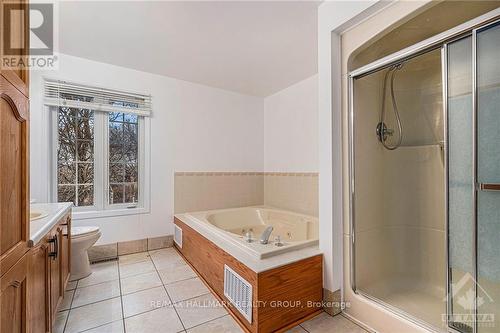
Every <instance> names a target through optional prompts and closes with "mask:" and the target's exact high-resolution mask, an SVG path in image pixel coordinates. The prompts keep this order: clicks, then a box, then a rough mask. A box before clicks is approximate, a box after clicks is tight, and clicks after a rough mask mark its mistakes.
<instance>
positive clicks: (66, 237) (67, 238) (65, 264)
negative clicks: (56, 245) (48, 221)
mask: <svg viewBox="0 0 500 333" xmlns="http://www.w3.org/2000/svg"><path fill="white" fill-rule="evenodd" d="M64 221H65V222H64V223H62V244H61V265H62V267H61V271H62V289H63V290H62V291H63V295H64V290H65V289H66V285H67V284H68V281H69V273H70V267H71V262H70V260H71V216H69V215H68V216H66V217H65V219H64Z"/></svg>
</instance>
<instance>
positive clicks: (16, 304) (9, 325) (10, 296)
mask: <svg viewBox="0 0 500 333" xmlns="http://www.w3.org/2000/svg"><path fill="white" fill-rule="evenodd" d="M28 262H29V255H25V256H24V257H22V259H21V260H20V261H19V262H17V263H16V264H15V265H14V266H12V267H11V269H10V270H9V271H8V272H6V273H5V274H4V275H3V276H2V278H1V279H0V280H1V294H0V298H1V307H0V312H1V324H0V325H1V329H0V331H1V332H6V333H7V332H8V333H27V332H28V325H29V322H28V321H27V320H26V318H27V306H28V302H27V294H28Z"/></svg>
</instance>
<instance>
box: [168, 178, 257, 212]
mask: <svg viewBox="0 0 500 333" xmlns="http://www.w3.org/2000/svg"><path fill="white" fill-rule="evenodd" d="M263 204H264V173H262V172H176V173H175V182H174V212H175V214H178V213H185V212H196V211H201V210H210V209H221V208H233V207H244V206H258V205H263Z"/></svg>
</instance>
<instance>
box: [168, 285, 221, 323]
mask: <svg viewBox="0 0 500 333" xmlns="http://www.w3.org/2000/svg"><path fill="white" fill-rule="evenodd" d="M174 306H175V308H176V310H177V313H178V314H179V317H180V318H181V320H182V323H183V324H184V327H185V328H186V329H188V328H192V327H194V326H198V325H200V324H203V323H206V322H208V321H211V320H214V319H216V318H219V317H222V316H224V315H226V314H227V311H226V309H224V307H223V306H222V304H220V303H219V302H218V301H217V299H216V298H215V297H214V296H212V294H206V295H203V296H200V297H196V298H192V299H189V300H186V301H182V302H179V303H176V304H174Z"/></svg>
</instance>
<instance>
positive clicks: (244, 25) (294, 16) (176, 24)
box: [59, 1, 319, 96]
mask: <svg viewBox="0 0 500 333" xmlns="http://www.w3.org/2000/svg"><path fill="white" fill-rule="evenodd" d="M318 4H319V2H312V1H278V2H269V1H254V2H250V1H248V2H246V1H234V2H233V1H220V2H215V1H202V2H192V1H185V2H180V1H179V2H172V1H162V2H149V1H147V2H146V1H109V2H108V1H105V2H102V1H99V2H93V1H82V2H80V1H63V2H60V7H59V12H60V15H59V17H60V18H59V36H60V41H59V49H60V52H61V53H65V54H69V55H74V56H78V57H82V58H87V59H91V60H95V61H100V62H105V63H110V64H114V65H118V66H123V67H128V68H133V69H137V70H141V71H146V72H151V73H155V74H161V75H166V76H169V77H174V78H177V79H182V80H187V81H191V82H197V83H201V84H205V85H209V86H213V87H218V88H222V89H227V90H232V91H236V92H240V93H244V94H249V95H255V96H268V95H271V94H273V93H275V92H277V91H279V90H282V89H284V88H286V87H288V86H290V85H292V84H294V83H295V82H298V81H300V80H303V79H305V78H307V77H310V76H311V75H314V74H315V73H317V7H318Z"/></svg>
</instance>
